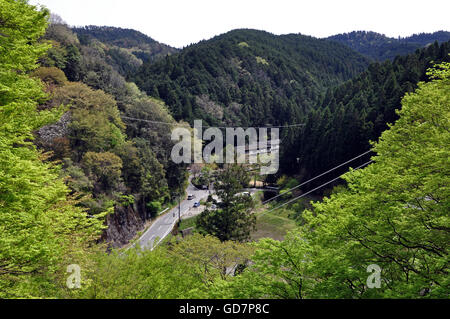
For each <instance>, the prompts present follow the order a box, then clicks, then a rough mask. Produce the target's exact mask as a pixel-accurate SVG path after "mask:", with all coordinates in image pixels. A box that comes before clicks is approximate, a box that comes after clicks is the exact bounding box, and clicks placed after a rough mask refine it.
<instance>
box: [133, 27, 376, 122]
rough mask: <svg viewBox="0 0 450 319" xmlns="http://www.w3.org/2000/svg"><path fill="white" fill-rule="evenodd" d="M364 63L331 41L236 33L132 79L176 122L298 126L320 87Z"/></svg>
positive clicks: (354, 71)
mask: <svg viewBox="0 0 450 319" xmlns="http://www.w3.org/2000/svg"><path fill="white" fill-rule="evenodd" d="M367 65H368V60H367V59H366V58H364V57H363V56H361V55H359V54H358V53H356V52H354V51H352V50H351V49H348V48H347V47H345V46H344V45H341V44H338V43H333V42H331V41H327V40H320V39H316V38H313V37H308V36H303V35H298V34H289V35H282V36H276V35H273V34H270V33H268V32H264V31H257V30H249V29H240V30H234V31H230V32H228V33H225V34H222V35H220V36H217V37H214V38H213V39H211V40H207V41H202V42H200V43H198V44H195V45H192V46H189V47H187V48H185V49H184V50H183V51H181V52H180V53H179V54H174V55H172V56H169V57H166V58H165V59H162V60H160V61H157V62H156V63H145V64H144V65H143V67H142V68H141V70H140V71H139V72H138V73H137V74H136V75H135V76H133V77H132V79H133V80H134V81H135V82H136V84H137V85H138V86H139V87H140V88H141V89H143V90H144V91H146V92H147V94H149V95H151V96H155V97H158V98H161V99H162V100H164V101H165V102H166V104H167V105H168V106H169V108H170V110H171V111H172V114H173V116H174V117H175V119H177V120H179V119H185V120H192V119H194V118H202V119H204V120H206V121H208V122H209V123H210V124H214V123H225V124H231V123H233V124H240V125H261V124H265V123H272V124H282V123H292V122H295V121H298V120H299V119H300V118H301V116H302V114H304V113H305V112H306V111H307V110H309V109H310V108H312V107H313V106H314V105H315V104H316V102H317V101H318V100H319V98H320V96H321V94H322V93H323V92H324V91H325V89H326V88H328V87H331V86H335V85H338V84H340V83H342V82H343V81H345V80H348V79H350V78H352V77H353V76H355V75H357V74H359V73H360V72H362V71H363V70H364V69H365V68H366V67H367Z"/></svg>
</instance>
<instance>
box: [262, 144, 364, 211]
mask: <svg viewBox="0 0 450 319" xmlns="http://www.w3.org/2000/svg"><path fill="white" fill-rule="evenodd" d="M371 152H372V151H367V152H365V153H362V154H360V155H358V156H356V157H354V158H352V159H351V160H348V161H347V162H345V163H342V164H340V165H338V166H336V167H334V168H332V169H330V170H328V171H326V172H325V173H322V174H320V175H318V176H316V177H314V178H311V179H310V180H307V181H306V182H304V183H302V184H300V185H297V186H295V187H293V188H291V189H288V190H286V191H284V192H283V193H281V194H279V195H277V196H275V197H272V198H271V199H268V200H267V201H265V202H263V203H262V204H263V205H265V204H267V203H268V202H271V201H273V200H275V199H277V198H278V197H281V196H283V195H284V194H286V193H288V192H290V191H293V190H294V189H297V188H299V187H302V186H304V185H306V184H308V183H310V182H312V181H314V180H316V179H318V178H319V177H322V176H324V175H326V174H328V173H330V172H332V171H334V170H336V169H338V168H340V167H342V166H344V165H346V164H348V163H350V162H353V161H354V160H356V159H358V158H360V157H363V156H364V155H367V154H369V153H371Z"/></svg>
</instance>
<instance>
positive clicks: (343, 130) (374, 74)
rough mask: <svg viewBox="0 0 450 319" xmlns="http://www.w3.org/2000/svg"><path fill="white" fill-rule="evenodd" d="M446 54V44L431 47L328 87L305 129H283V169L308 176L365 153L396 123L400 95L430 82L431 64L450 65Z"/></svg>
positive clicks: (373, 66)
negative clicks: (422, 83) (443, 63)
mask: <svg viewBox="0 0 450 319" xmlns="http://www.w3.org/2000/svg"><path fill="white" fill-rule="evenodd" d="M449 53H450V42H446V43H443V44H441V45H438V44H437V43H434V44H433V45H431V46H428V47H427V48H424V49H420V50H417V51H416V52H415V53H413V54H409V55H406V56H400V57H397V58H396V59H395V60H394V61H393V62H391V61H385V62H383V63H378V62H377V63H372V64H370V65H369V67H368V69H367V70H366V71H365V72H363V73H361V74H360V75H358V76H357V77H355V78H354V79H352V80H350V81H347V82H346V83H344V84H342V85H340V86H337V87H335V88H330V89H329V90H328V91H327V93H326V94H325V96H324V98H323V99H322V100H321V102H320V103H318V104H317V106H316V108H315V109H313V110H311V112H309V113H308V114H307V115H306V117H305V119H304V123H305V124H306V125H305V126H304V127H301V128H295V129H293V128H291V129H287V130H285V132H284V135H283V136H284V139H283V142H284V143H285V145H284V147H283V146H282V152H283V153H282V156H281V170H282V171H283V172H287V173H289V174H300V175H301V176H305V177H311V176H314V175H317V174H319V173H320V172H323V171H326V170H327V169H329V168H331V167H334V166H335V165H338V164H339V163H342V162H344V161H345V160H347V159H350V158H352V157H353V156H357V155H358V154H361V153H363V152H365V151H367V150H369V149H370V147H371V146H370V143H369V141H376V140H377V139H378V138H379V137H380V135H381V133H382V132H383V131H385V130H386V129H387V128H388V123H391V124H392V123H394V122H395V121H396V120H397V118H398V116H397V114H396V111H397V110H398V109H399V108H400V106H401V103H400V102H401V99H402V97H403V96H404V95H405V94H406V93H410V92H413V91H414V90H415V89H416V87H417V84H418V83H419V82H420V81H427V80H429V78H428V76H427V74H426V72H427V69H428V68H430V67H431V66H432V65H433V64H434V63H438V62H443V61H446V62H450V57H449ZM297 158H300V163H297V162H296V159H297ZM367 158H368V157H365V158H364V159H367ZM364 159H363V160H364ZM361 163H363V162H361ZM344 171H345V168H344Z"/></svg>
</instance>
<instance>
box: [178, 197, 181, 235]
mask: <svg viewBox="0 0 450 319" xmlns="http://www.w3.org/2000/svg"><path fill="white" fill-rule="evenodd" d="M180 223H181V193H180V195H179V196H178V227H180Z"/></svg>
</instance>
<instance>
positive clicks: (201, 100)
mask: <svg viewBox="0 0 450 319" xmlns="http://www.w3.org/2000/svg"><path fill="white" fill-rule="evenodd" d="M412 39H413V40H414V41H416V42H417V43H420V42H421V41H422V40H423V41H428V40H429V38H428V36H427V35H419V36H413V37H412ZM421 39H422V40H421ZM155 44H156V45H155ZM152 45H155V46H152ZM155 48H156V49H155ZM158 48H160V49H161V50H159V49H158ZM169 53H170V55H166V54H169ZM162 55H166V56H164V57H163V56H162ZM133 72H134V73H133ZM133 81H136V83H137V84H138V85H136V84H134V83H133ZM449 89H450V43H449V42H443V43H441V44H438V43H437V42H433V43H432V44H431V45H428V46H426V47H425V48H420V49H418V50H416V51H415V52H413V53H409V54H408V55H402V56H398V57H395V58H394V59H393V60H392V61H391V60H387V61H384V62H375V63H370V61H369V59H368V58H366V57H364V56H362V55H361V54H360V53H358V52H355V51H353V50H352V49H350V48H348V47H346V46H344V45H343V44H339V43H336V42H333V41H329V40H318V39H315V38H312V37H306V36H301V35H292V34H291V35H285V36H274V35H272V34H270V33H266V32H262V31H255V30H235V31H231V32H229V33H226V34H223V35H221V36H217V37H215V38H213V39H212V40H209V41H202V42H201V43H199V44H195V45H192V46H189V47H187V48H185V49H183V50H182V51H181V52H175V51H172V49H171V48H169V47H166V46H164V45H162V44H157V43H156V42H154V41H153V40H152V39H150V38H148V37H146V36H144V35H142V34H140V33H138V32H135V31H133V30H125V29H117V28H107V27H86V28H76V29H74V30H72V29H71V28H70V27H68V26H67V25H66V24H65V23H64V22H63V21H62V20H61V19H57V18H55V16H53V17H51V16H50V12H49V11H48V10H47V9H45V8H39V7H36V6H33V5H30V4H29V3H28V1H26V0H0V298H92V299H95V298H99V299H101V298H257V299H260V298H280V299H291V298H298V299H310V298H347V299H360V298H445V299H448V298H449V291H450V281H449V276H448V271H449V261H448V253H449V252H448V250H449V242H450V228H449V225H450V216H449V212H450V201H449V199H450V188H449V186H448V185H450V177H449V176H450V164H449V158H450V154H449V147H448V145H450V94H449V92H450V90H449ZM130 118H134V119H139V121H130ZM196 118H201V119H204V120H206V121H207V122H208V123H209V124H211V125H212V124H218V123H220V124H230V123H231V124H233V125H255V126H257V125H265V124H267V123H269V124H280V125H283V124H292V123H303V124H304V126H302V127H300V128H299V127H295V128H290V129H286V130H283V131H282V134H281V138H282V152H281V155H280V156H281V171H280V173H279V174H278V175H274V176H273V177H272V178H273V179H278V181H280V180H283V179H288V178H291V180H294V182H295V183H294V184H293V186H295V185H296V183H297V181H303V180H304V179H305V178H307V177H311V176H313V175H315V174H318V173H321V172H323V171H324V170H326V169H328V168H329V167H331V166H334V165H336V164H339V163H341V162H342V161H344V160H347V159H348V158H350V157H352V156H355V155H357V154H360V153H362V152H364V151H367V150H369V149H371V150H372V155H373V156H372V157H370V158H366V159H364V160H363V162H366V161H368V160H369V159H370V160H371V162H370V163H369V164H368V166H367V167H364V168H361V169H357V170H353V169H348V167H347V166H343V167H342V170H343V171H344V172H347V173H346V174H345V175H343V176H342V180H340V182H339V184H340V185H339V186H338V187H335V188H333V189H332V190H331V189H329V190H328V192H327V196H320V197H318V199H319V200H317V201H314V202H312V203H308V205H307V206H305V205H303V203H301V202H293V203H291V204H290V205H285V206H284V208H283V210H284V211H287V212H288V213H289V214H291V215H293V216H295V219H296V221H297V223H296V225H295V227H293V228H292V229H290V230H289V231H288V233H287V235H286V236H285V237H284V239H283V240H275V239H271V238H263V239H260V240H255V241H253V242H251V240H252V239H251V236H250V235H251V232H252V228H254V226H255V220H256V219H257V217H259V216H261V215H264V214H268V213H270V212H272V211H274V210H277V209H279V207H277V206H275V205H278V204H279V203H277V202H278V201H277V202H274V203H272V204H269V205H267V204H264V203H261V199H260V198H258V197H257V196H255V198H254V197H253V196H248V194H243V193H242V188H243V187H245V186H248V185H249V181H250V176H249V175H248V172H247V170H246V168H245V167H244V166H240V165H229V166H223V167H221V169H220V170H219V169H217V167H216V168H214V169H216V172H215V173H216V180H215V187H216V195H217V197H218V199H220V201H219V200H217V199H214V198H212V197H213V196H209V198H208V202H212V203H214V205H215V206H216V208H212V205H211V203H210V205H209V206H208V208H207V209H206V210H205V211H204V212H203V213H202V214H201V215H200V217H199V218H198V220H197V224H198V226H199V231H196V232H195V233H194V234H193V235H192V236H187V237H184V236H183V237H181V236H178V235H177V233H176V232H175V231H174V233H175V234H174V235H173V236H172V237H170V238H168V239H167V241H166V242H164V243H162V244H161V245H159V246H158V247H156V248H155V249H153V250H149V249H145V250H142V249H141V248H140V247H139V245H137V246H136V247H135V248H130V249H127V250H125V249H115V248H117V247H121V246H123V245H124V244H126V243H128V242H129V241H130V240H131V239H133V238H135V237H136V235H137V233H138V231H139V230H141V229H143V228H144V224H145V222H146V221H148V220H149V219H150V218H152V217H155V216H157V215H158V213H159V212H160V211H161V210H162V209H163V208H164V207H170V206H171V205H172V204H173V203H172V200H173V198H174V195H180V194H181V193H183V192H184V191H185V188H186V186H187V183H188V173H187V169H186V167H184V166H183V165H176V164H175V163H173V162H172V161H171V160H170V152H171V149H172V147H173V145H174V144H173V143H174V142H173V141H172V140H171V139H170V132H171V128H172V127H173V126H174V125H177V126H184V127H186V128H189V124H192V123H191V122H192V120H193V119H196ZM177 121H178V122H177ZM370 141H372V142H370ZM352 166H353V167H354V165H352ZM191 170H194V169H193V168H191ZM203 170H204V171H208V170H212V168H211V167H203ZM202 172H203V171H202ZM209 173H211V172H210V171H208V174H209ZM191 174H195V172H191ZM205 175H206V174H205ZM211 175H214V174H212V173H211ZM282 175H283V176H282ZM280 195H282V196H281V197H280V198H279V201H280V202H284V203H285V204H288V202H285V200H286V199H287V198H290V197H289V195H290V193H289V192H288V193H286V194H284V193H283V194H280ZM305 208H306V209H305ZM69 265H72V266H73V265H77V266H78V267H80V269H81V270H82V276H81V278H80V282H79V283H78V285H77V286H76V287H75V288H76V289H72V288H74V287H71V286H70V285H69V284H68V282H69V280H68V278H67V277H68V269H69V268H68V266H69ZM371 267H372V268H373V267H375V268H376V269H379V270H380V272H381V273H380V281H379V283H378V284H377V285H378V286H377V287H376V289H375V288H374V287H373V286H372V285H371V283H370V282H369V280H368V275H369V273H368V269H372V268H371ZM377 267H378V268H377Z"/></svg>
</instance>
